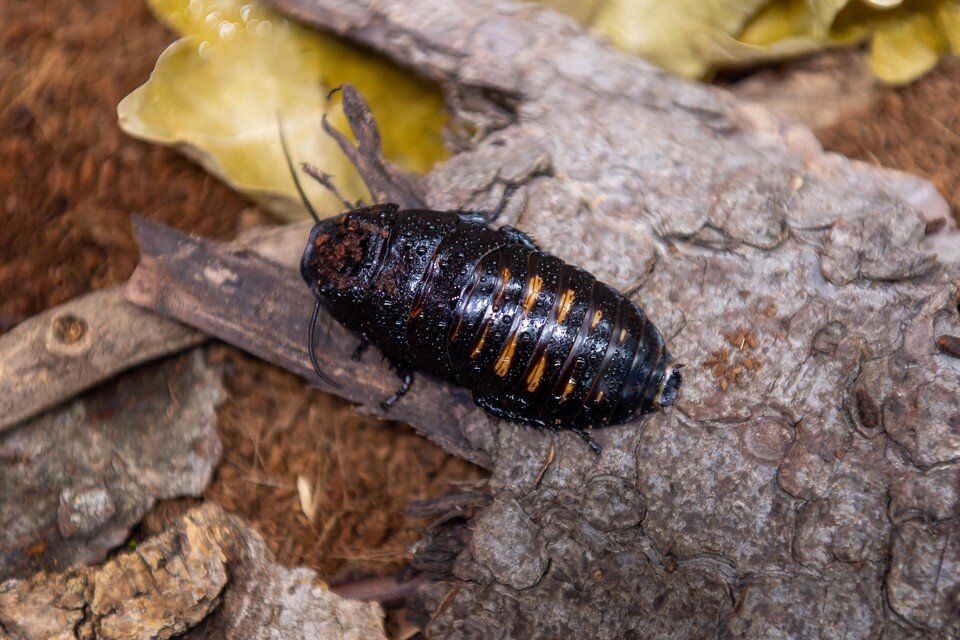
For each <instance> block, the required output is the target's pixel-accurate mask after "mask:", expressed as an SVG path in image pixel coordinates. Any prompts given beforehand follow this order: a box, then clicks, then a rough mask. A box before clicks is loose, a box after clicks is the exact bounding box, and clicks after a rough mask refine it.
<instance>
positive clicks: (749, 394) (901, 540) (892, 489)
mask: <svg viewBox="0 0 960 640" xmlns="http://www.w3.org/2000/svg"><path fill="white" fill-rule="evenodd" d="M274 3H275V4H276V5H277V6H278V7H279V8H280V9H281V10H283V11H285V12H287V13H288V14H289V15H291V16H293V17H296V18H298V19H300V20H302V21H304V22H306V23H308V24H311V25H314V26H316V27H319V28H321V29H325V30H328V31H331V32H333V33H336V34H340V35H343V36H345V37H348V38H351V39H354V40H356V41H358V42H361V43H363V44H364V45H366V46H369V47H371V48H373V49H375V50H378V51H381V52H383V53H385V54H387V55H389V56H391V57H392V58H394V59H395V60H396V61H398V62H399V63H401V64H405V65H408V66H410V67H411V68H413V69H415V70H417V71H419V72H420V73H422V74H424V75H426V76H428V77H431V78H434V79H436V80H437V81H439V82H441V83H442V84H443V86H444V88H445V90H446V92H447V95H448V96H449V98H450V100H449V105H450V107H451V109H452V112H453V117H454V122H455V123H461V124H462V123H469V124H470V127H469V130H471V131H473V133H474V135H473V137H471V138H469V139H462V140H459V141H458V148H460V149H462V150H461V151H460V152H459V153H457V154H456V155H455V156H454V157H452V158H451V159H450V160H448V161H446V162H444V163H442V164H440V165H438V166H437V167H435V168H434V169H433V170H432V171H431V172H430V174H429V175H427V176H426V177H425V179H424V180H423V181H422V182H420V183H417V185H416V188H418V189H422V199H423V200H424V201H425V202H427V203H428V204H429V205H431V206H433V207H435V208H491V207H492V205H493V204H494V203H496V201H497V200H498V199H499V197H500V195H501V194H502V192H503V190H504V189H505V187H506V186H507V185H517V186H519V187H520V190H519V192H518V197H515V198H514V205H515V206H512V207H511V208H509V209H508V210H507V211H506V212H505V214H504V216H503V219H502V222H505V223H509V224H514V225H517V226H519V227H521V228H522V229H524V230H525V231H528V232H530V233H531V234H533V235H534V236H535V237H537V238H538V239H539V241H540V243H541V244H542V245H544V246H545V247H546V248H547V249H548V250H550V251H552V252H554V253H556V254H557V255H559V256H560V257H562V258H564V259H566V260H568V261H571V262H575V263H579V264H581V265H583V266H585V267H587V268H589V269H590V270H591V271H593V272H594V273H596V274H597V275H598V276H600V277H601V278H602V279H604V280H606V281H608V282H610V283H612V284H614V285H616V286H619V287H621V288H623V289H634V290H635V291H636V295H637V298H638V300H639V301H640V302H641V303H642V305H643V307H644V308H645V309H646V310H647V312H648V314H649V315H650V316H651V317H652V319H653V320H654V321H655V322H656V323H657V324H658V326H660V327H661V328H662V329H663V330H664V332H665V334H666V335H667V336H668V337H669V343H670V348H671V351H672V352H673V353H674V355H675V357H676V358H677V360H678V361H680V362H685V363H686V364H687V369H686V382H685V384H684V387H683V389H682V390H681V394H680V398H679V400H678V402H677V404H676V405H675V406H674V407H673V409H672V410H670V411H668V412H666V413H664V414H657V415H653V416H651V417H650V418H649V419H647V420H645V421H644V422H642V423H640V424H630V425H625V426H621V427H615V428H609V429H605V430H603V431H602V432H599V433H597V434H596V436H595V437H596V439H597V440H598V441H599V442H600V443H601V444H603V446H604V450H603V454H602V455H601V456H600V457H594V456H593V455H591V454H590V453H589V452H588V451H587V450H586V449H585V447H584V446H583V443H582V442H579V441H577V440H575V439H572V438H570V437H568V435H567V434H564V435H562V436H561V437H559V438H558V439H557V440H556V442H553V441H552V440H551V438H550V437H549V436H545V435H543V434H540V433H537V432H535V431H534V430H530V429H526V428H523V427H518V426H516V425H511V424H499V423H497V422H496V421H493V420H491V419H489V418H487V417H486V416H484V415H482V414H481V413H480V412H479V411H478V410H474V409H470V408H469V407H468V399H467V398H465V397H464V396H463V395H462V392H460V391H457V390H454V389H451V388H449V387H446V386H443V385H438V383H435V382H433V381H429V380H425V377H424V376H421V377H420V379H419V380H418V382H417V384H416V386H415V388H414V391H413V392H412V393H411V394H410V395H408V396H407V397H405V398H404V400H403V401H402V402H401V403H400V404H399V405H398V406H397V407H396V409H397V412H396V417H398V418H400V419H403V420H408V421H410V422H411V423H412V424H413V425H414V426H415V427H417V428H418V429H420V430H421V432H423V433H425V434H427V435H428V436H430V437H433V438H434V439H435V441H437V442H439V443H440V444H441V446H444V447H445V448H446V449H447V450H448V451H451V452H454V453H456V454H457V455H462V456H464V457H467V458H468V459H472V460H475V461H478V462H480V463H481V464H483V465H484V466H485V467H487V468H489V469H491V471H492V476H491V480H490V485H491V488H492V493H493V496H492V501H491V502H490V504H489V505H488V506H486V507H483V508H482V509H478V510H477V513H476V515H471V517H470V519H469V531H470V535H469V536H467V537H465V538H464V539H463V546H462V551H461V552H460V553H459V556H458V557H457V558H456V561H455V562H453V563H452V564H451V566H452V568H451V570H450V573H449V574H448V575H446V576H434V577H433V579H432V580H431V581H430V582H429V583H427V584H426V585H425V586H424V587H422V588H421V590H420V597H421V602H422V606H423V609H424V611H425V612H426V613H427V615H428V616H429V617H428V618H427V621H426V623H425V626H426V629H425V632H426V635H427V636H428V637H431V638H443V637H458V638H474V637H476V638H489V637H525V638H540V637H543V638H547V637H557V636H561V635H563V636H577V637H591V638H621V637H649V638H688V637H708V636H709V637H714V636H718V637H743V638H818V637H845V638H871V637H878V636H884V637H907V636H916V635H922V634H927V635H933V636H941V637H954V636H956V635H957V634H958V633H960V616H958V610H960V609H958V607H957V604H956V597H957V596H956V594H957V593H958V592H960V561H958V558H960V553H958V550H957V544H958V543H957V541H958V540H960V535H958V534H960V531H958V528H960V506H958V503H957V501H956V492H957V489H956V486H957V482H958V478H960V464H958V461H960V433H958V426H957V425H958V424H960V359H958V358H957V357H956V356H955V355H953V354H951V353H949V352H948V351H946V350H945V351H941V349H940V348H939V347H938V340H937V339H938V337H939V336H942V335H952V336H956V335H958V334H960V317H958V308H957V300H958V297H957V296H958V288H960V250H958V246H960V244H958V243H960V236H958V233H957V230H956V228H955V226H954V224H953V222H952V221H950V220H947V219H944V218H943V211H944V209H943V207H942V199H939V200H938V199H937V198H932V199H931V198H929V197H927V198H922V199H918V200H917V201H914V202H912V203H910V202H906V201H905V199H904V197H903V196H902V195H901V194H902V193H903V190H902V189H901V188H900V186H898V185H901V186H902V182H901V181H900V178H901V177H902V176H901V175H900V174H895V173H891V172H888V171H885V170H883V169H880V168H876V167H871V166H867V165H865V164H862V163H856V162H852V161H849V160H847V159H845V158H842V157H840V156H837V155H833V154H827V153H824V152H823V151H822V149H821V148H820V146H819V144H818V143H817V142H816V140H815V138H814V137H813V136H812V135H811V134H810V132H809V131H808V130H807V129H805V128H803V127H802V126H799V125H794V124H789V123H786V122H784V121H781V120H780V119H778V118H776V117H774V116H773V115H772V114H770V113H769V112H767V111H766V110H764V109H763V108H761V107H758V106H756V105H749V104H745V103H741V102H739V101H738V100H737V99H735V98H734V97H733V96H731V95H730V94H729V93H727V92H725V91H723V90H721V89H718V88H714V87H709V86H703V85H699V84H696V83H693V82H689V81H686V80H681V79H677V78H674V77H671V76H669V75H668V74H666V73H664V72H662V71H660V70H657V69H655V68H653V67H651V66H650V65H648V64H646V63H644V62H642V61H640V60H636V59H634V58H632V57H630V56H628V55H626V54H623V53H620V52H618V51H616V50H614V49H613V48H612V47H610V46H608V45H606V44H604V43H602V42H600V41H598V40H597V39H596V38H595V37H594V36H592V35H590V34H588V33H587V32H586V31H585V30H584V29H582V28H581V27H579V26H577V25H576V24H574V23H573V22H572V21H570V20H568V19H566V18H564V17H562V16H560V15H558V14H556V13H554V12H551V11H549V10H547V9H544V8H542V7H538V6H535V5H530V4H519V3H514V2H510V1H507V0H469V1H467V0H443V1H440V0H376V1H375V2H374V1H373V0H369V1H357V0H351V1H349V2H348V1H347V0H274ZM466 129H467V128H466V127H462V128H461V129H460V130H466ZM366 166H367V167H368V168H369V167H370V166H372V163H370V162H368V163H366ZM377 184H383V182H382V181H381V182H378V183H377ZM157 235H158V237H159V235H161V234H159V233H158V234H157ZM183 242H184V243H186V242H187V241H185V240H184V241H183ZM190 242H194V243H196V242H197V241H190ZM186 246H187V244H184V245H182V247H181V252H182V253H190V252H192V254H191V255H192V258H191V257H190V256H184V257H183V258H184V259H183V260H182V261H181V263H180V264H177V265H175V266H162V265H160V263H161V262H162V261H164V260H167V259H171V260H172V259H174V258H175V257H176V256H175V253H176V252H175V251H173V246H171V247H170V248H169V250H166V251H162V252H158V251H154V252H151V251H147V255H148V256H149V255H156V256H158V258H157V259H156V261H155V263H154V264H151V263H150V262H149V259H148V260H147V261H146V262H145V266H144V269H145V271H144V273H146V272H147V271H150V270H154V271H155V272H156V273H157V274H161V273H162V274H169V275H170V276H171V277H173V276H174V275H176V274H178V273H179V274H181V275H189V276H190V277H201V278H202V277H203V269H204V268H205V266H211V265H212V266H214V267H215V269H214V271H213V272H212V276H213V279H210V280H208V281H207V282H206V283H200V284H199V285H196V289H191V288H190V287H193V286H194V285H192V284H184V281H182V280H180V281H178V282H179V283H180V284H178V285H176V286H177V287H179V288H180V289H179V290H178V291H175V292H174V291H168V290H166V286H167V285H168V284H172V283H173V281H172V280H170V279H169V278H168V279H163V278H162V277H159V275H158V276H157V277H152V283H153V284H152V285H151V284H150V283H151V279H150V278H145V279H144V280H143V281H142V282H141V286H142V287H143V289H144V291H147V292H148V294H143V296H142V297H141V298H140V299H139V300H138V302H141V303H145V304H150V305H151V306H153V307H155V308H157V309H160V310H162V311H164V312H165V313H173V312H174V311H175V310H177V309H179V310H180V311H179V312H178V313H182V315H183V318H182V319H183V320H184V321H188V322H191V323H193V324H196V325H200V324H203V327H202V328H203V330H205V331H209V332H210V333H213V334H215V335H222V336H224V337H226V338H227V339H232V340H235V341H237V342H246V344H247V346H246V347H245V348H248V349H249V350H251V351H252V352H254V353H258V350H259V349H262V348H263V346H264V345H268V344H272V345H273V346H272V347H271V351H270V352H271V353H279V354H282V355H283V358H285V359H286V361H287V363H288V366H289V367H291V368H293V370H296V371H299V372H300V373H301V374H303V373H307V371H305V360H304V354H303V346H302V345H303V337H302V336H303V333H304V328H303V327H304V325H303V324H296V325H294V324H288V314H290V313H293V312H292V311H290V310H289V309H286V308H280V307H279V305H280V304H281V303H282V304H283V305H284V306H285V305H287V304H292V305H294V306H296V307H297V309H296V314H297V315H299V316H301V317H303V318H304V320H305V318H306V313H307V310H308V306H309V303H310V300H309V297H308V296H307V295H306V294H305V293H303V292H301V293H300V294H297V293H295V291H294V290H293V289H290V290H289V291H286V290H283V291H282V292H280V293H277V294H276V295H273V293H272V292H271V290H269V289H262V288H261V287H265V286H267V285H270V286H273V285H276V286H280V285H281V283H285V282H286V283H288V284H289V286H290V287H292V286H293V284H294V282H295V277H294V275H292V274H288V275H283V273H282V272H275V273H273V274H270V275H269V277H267V276H264V275H262V274H266V273H267V272H268V271H269V270H268V269H267V268H266V267H265V266H264V265H263V264H260V265H254V264H253V263H252V262H247V263H245V264H243V263H241V262H235V261H229V260H227V257H226V256H224V255H223V254H222V252H220V251H219V249H218V248H217V247H215V246H213V245H209V244H205V243H198V244H197V245H196V246H194V245H191V246H190V247H189V248H183V247H186ZM220 249H222V248H220ZM290 252H293V253H299V247H290ZM211 260H212V261H211ZM224 265H226V266H227V267H229V268H225V269H224V270H222V271H220V272H217V271H216V269H217V268H220V267H221V266H224ZM161 266H162V268H161ZM247 267H249V269H247ZM241 268H242V269H243V270H241ZM231 274H237V275H241V276H242V279H236V280H235V279H233V276H232V275H231ZM217 278H221V279H222V281H223V282H224V283H226V285H227V286H221V287H220V290H219V291H217V290H216V288H215V287H213V286H212V283H213V282H214V280H216V279H217ZM248 278H249V279H248ZM160 283H162V284H163V285H164V286H163V287H160V286H158V285H159V284H160ZM149 286H153V287H154V288H153V289H150V288H149ZM248 286H249V287H250V289H249V291H250V292H251V293H261V292H262V291H267V293H268V295H266V296H265V297H264V298H263V299H262V300H261V299H257V298H253V297H251V296H249V295H247V296H244V295H243V294H242V293H238V290H241V289H243V288H244V287H248ZM131 291H132V292H133V293H132V294H131V295H133V296H139V295H141V294H140V293H137V292H136V289H132V290H131ZM184 291H186V292H190V291H193V292H194V293H196V294H197V296H198V297H196V298H194V299H186V300H178V299H177V297H178V296H182V295H187V294H186V293H184ZM200 292H203V294H204V296H209V297H199V293H200ZM190 295H193V294H192V293H191V294H190ZM297 295H299V296H300V297H299V299H296V298H295V296H297ZM221 297H222V298H224V299H225V300H228V303H220V302H217V300H218V299H219V298H221ZM244 300H245V301H246V306H247V307H249V308H244V305H243V301H244ZM231 304H232V305H234V306H232V307H230V305H231ZM218 305H219V307H218ZM223 307H230V308H232V309H233V313H234V314H236V315H250V314H254V315H257V314H259V321H260V323H261V324H260V329H259V332H258V331H256V330H254V329H253V328H251V327H247V328H245V329H243V330H241V329H240V327H241V326H244V327H245V326H246V324H245V323H246V322H248V320H246V319H245V320H243V321H229V322H224V321H223V319H222V318H217V317H216V316H215V314H214V312H210V311H204V309H210V308H214V309H216V308H223ZM190 315H193V316H194V317H193V318H192V319H191V318H189V317H187V316H190ZM290 322H292V320H290ZM214 325H216V326H214ZM329 336H330V338H329V339H328V340H327V341H326V342H325V343H324V347H323V351H324V356H325V360H324V363H323V364H324V366H327V367H328V368H329V369H330V370H331V371H332V372H333V373H334V374H335V375H336V376H338V377H337V379H338V380H341V381H342V382H344V384H342V386H341V387H340V389H337V390H335V391H336V392H337V393H341V394H344V395H346V396H347V397H351V398H352V399H355V400H358V401H361V402H365V403H370V402H372V401H373V400H374V398H376V399H379V398H380V397H382V395H379V394H376V395H375V394H374V389H375V387H374V385H375V384H376V383H377V381H376V380H375V379H374V376H375V375H376V374H377V372H379V375H380V376H382V377H383V378H384V381H381V385H382V388H381V389H379V390H381V391H383V392H386V391H387V387H388V386H389V385H388V384H387V382H386V380H387V379H388V376H387V375H386V373H385V369H384V368H383V367H382V366H380V365H376V364H375V363H371V362H370V361H369V360H367V361H364V363H361V365H360V366H359V367H355V366H353V365H350V364H349V363H348V354H349V352H350V351H352V348H353V344H354V343H353V342H352V341H351V340H350V337H349V336H347V335H346V334H345V333H343V332H338V330H337V328H336V327H331V328H330V330H329ZM261 353H263V354H264V355H266V352H263V351H261ZM371 366H373V367H377V366H379V367H380V368H379V369H376V368H374V369H369V367H371ZM365 367H366V368H365ZM348 379H350V382H351V384H349V385H348V384H346V381H347V380H348ZM353 382H356V384H353ZM457 394H461V395H460V396H458V395H457ZM894 506H895V507H896V511H895V512H894V511H893V510H892V509H893V508H894Z"/></svg>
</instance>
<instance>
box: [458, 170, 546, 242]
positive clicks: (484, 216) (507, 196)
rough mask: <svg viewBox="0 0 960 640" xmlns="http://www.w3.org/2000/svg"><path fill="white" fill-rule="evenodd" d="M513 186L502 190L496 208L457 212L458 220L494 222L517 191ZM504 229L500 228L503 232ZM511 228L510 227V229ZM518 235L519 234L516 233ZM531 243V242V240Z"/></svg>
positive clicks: (482, 222) (509, 185) (483, 222)
mask: <svg viewBox="0 0 960 640" xmlns="http://www.w3.org/2000/svg"><path fill="white" fill-rule="evenodd" d="M519 188H520V187H518V186H517V185H515V184H508V185H507V186H506V188H504V190H503V195H502V196H500V202H498V203H497V206H496V208H494V209H491V210H486V209H476V210H474V211H457V212H456V213H457V215H459V216H460V219H461V220H463V221H464V222H472V223H474V224H486V225H490V224H493V223H494V222H496V220H497V218H499V217H500V214H502V213H503V211H504V209H506V208H507V205H508V204H510V200H511V199H512V198H513V194H514V193H516V191H517V189H519ZM503 228H504V227H501V230H503ZM511 228H512V227H511ZM518 233H520V232H518ZM531 242H532V240H531Z"/></svg>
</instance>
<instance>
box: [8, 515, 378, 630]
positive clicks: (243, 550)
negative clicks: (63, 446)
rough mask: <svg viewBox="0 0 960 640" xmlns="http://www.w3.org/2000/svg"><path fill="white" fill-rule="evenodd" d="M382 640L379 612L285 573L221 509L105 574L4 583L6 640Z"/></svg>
mask: <svg viewBox="0 0 960 640" xmlns="http://www.w3.org/2000/svg"><path fill="white" fill-rule="evenodd" d="M173 637H176V638H182V639H183V640H206V639H210V640H219V639H222V640H234V639H236V638H243V639H244V640H341V639H343V638H357V639H359V638H363V639H364V640H367V639H369V640H381V639H384V638H386V636H385V635H384V632H383V612H382V610H381V609H380V607H379V605H377V604H375V603H362V602H352V601H349V600H344V599H343V598H341V597H339V596H337V595H336V594H334V593H331V592H330V591H329V590H328V589H327V587H326V585H324V584H323V583H322V582H321V581H320V580H319V579H318V578H317V575H316V573H315V572H313V571H311V570H309V569H302V568H295V569H290V568H286V567H282V566H280V565H278V564H277V563H276V562H275V561H274V559H273V557H272V556H271V555H270V552H269V551H268V550H267V547H266V545H265V544H264V542H263V539H262V538H261V537H260V536H259V534H257V533H256V532H255V531H253V530H252V529H250V528H249V527H248V526H247V525H245V524H244V523H243V522H242V521H241V520H240V519H238V518H236V517H234V516H230V515H227V514H226V513H224V512H223V511H222V510H220V509H219V508H218V507H213V506H204V507H200V508H198V509H195V510H194V511H191V512H190V513H188V514H186V515H185V516H183V518H181V519H180V520H178V521H177V522H175V523H173V525H172V526H171V527H170V528H168V529H167V530H166V531H164V532H163V533H162V534H161V535H159V536H157V537H156V538H152V539H150V540H147V541H146V542H144V543H143V544H141V545H140V546H138V547H137V548H136V549H135V550H132V551H129V552H126V553H121V554H118V555H117V556H116V557H114V558H111V559H110V560H109V561H107V562H106V563H104V565H103V566H101V567H74V568H71V569H69V570H67V571H64V572H63V573H53V574H48V573H38V574H36V575H35V576H33V577H31V578H29V579H23V580H9V581H7V582H4V583H0V640H48V639H50V638H57V639H62V640H79V639H84V640H138V639H140V638H151V639H155V640H166V639H167V638H173Z"/></svg>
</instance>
